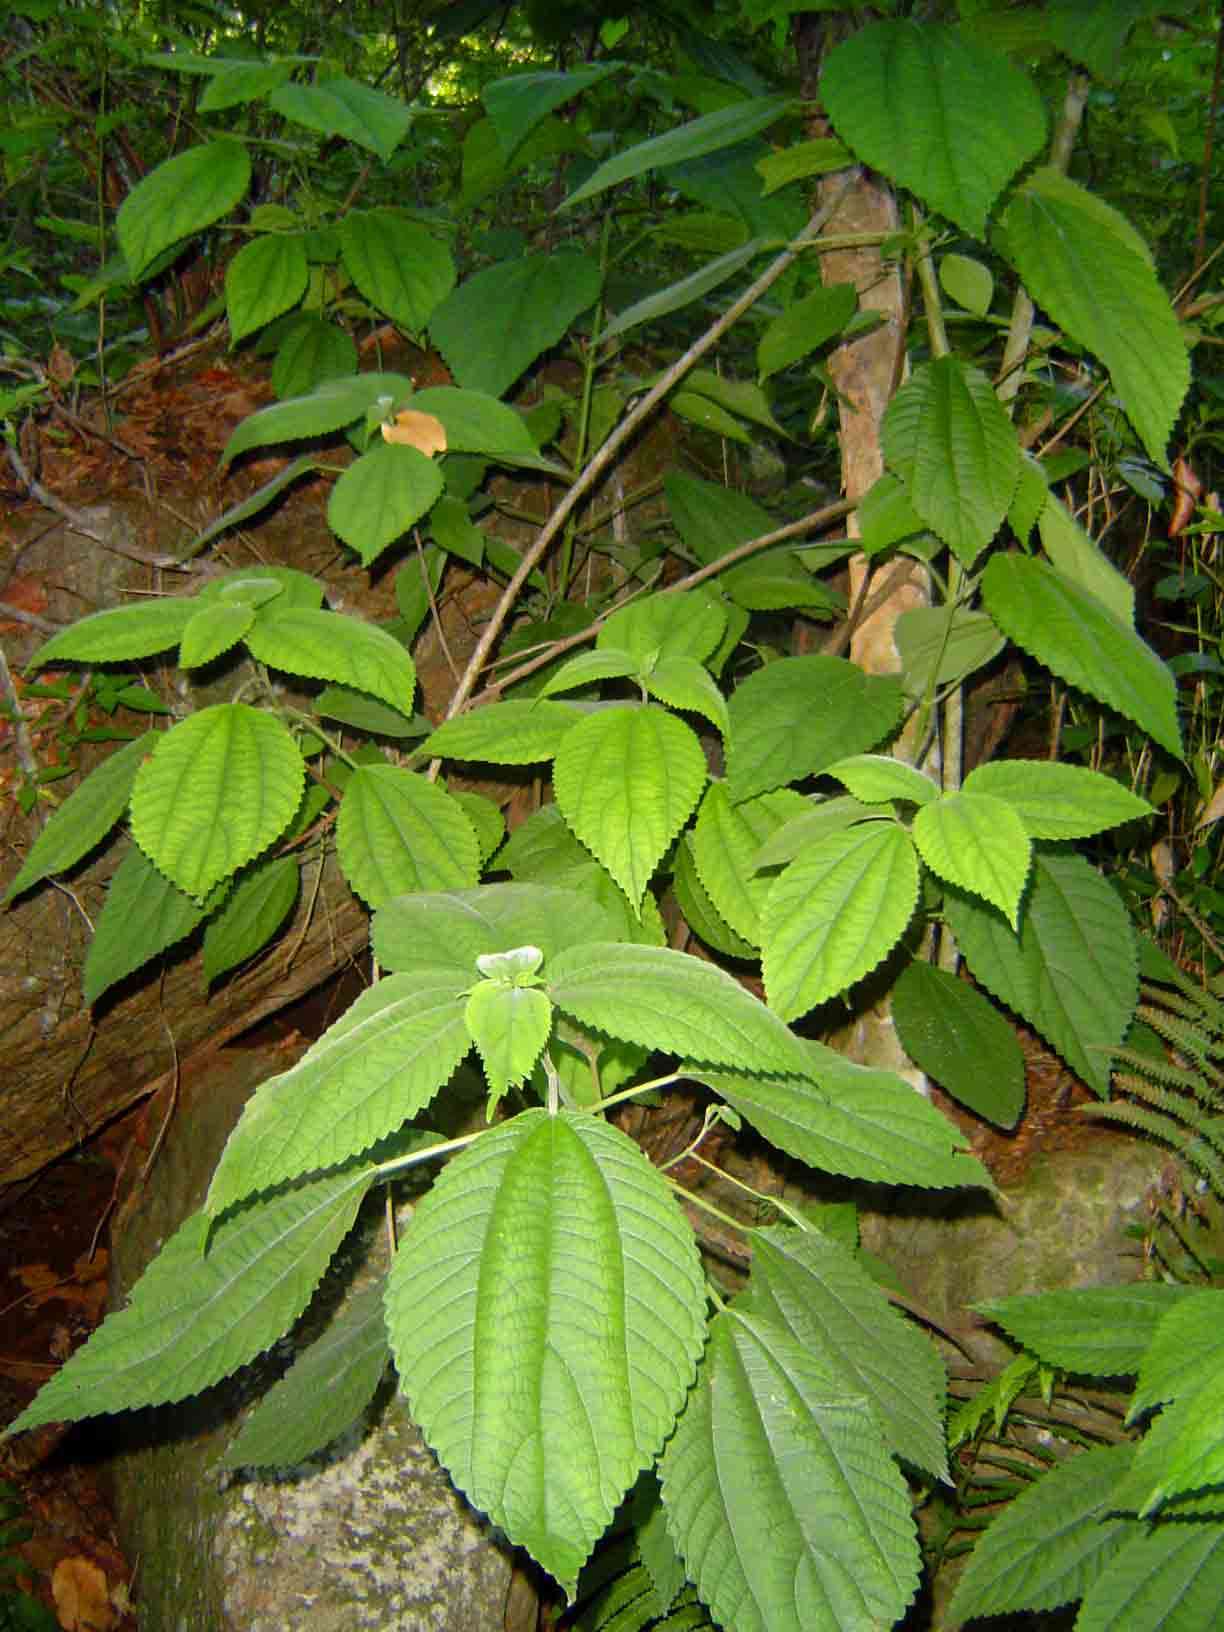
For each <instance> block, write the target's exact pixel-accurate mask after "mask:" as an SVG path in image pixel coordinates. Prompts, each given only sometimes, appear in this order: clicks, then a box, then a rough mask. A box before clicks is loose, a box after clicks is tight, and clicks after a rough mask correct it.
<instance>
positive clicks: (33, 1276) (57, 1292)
mask: <svg viewBox="0 0 1224 1632" xmlns="http://www.w3.org/2000/svg"><path fill="white" fill-rule="evenodd" d="M13 1273H14V1274H15V1275H16V1277H17V1279H18V1280H19V1281H20V1282H21V1284H22V1286H24V1287H25V1289H26V1291H27V1293H28V1294H29V1297H28V1298H27V1299H26V1300H25V1301H26V1302H28V1303H31V1304H33V1305H34V1307H35V1308H37V1307H38V1305H39V1304H40V1303H47V1302H48V1301H49V1300H50V1299H51V1298H58V1297H61V1296H62V1295H63V1293H64V1290H65V1287H66V1282H65V1280H64V1277H63V1276H62V1275H60V1274H57V1272H56V1271H55V1270H53V1269H52V1268H51V1265H50V1264H22V1266H21V1268H20V1269H16V1270H14V1271H13Z"/></svg>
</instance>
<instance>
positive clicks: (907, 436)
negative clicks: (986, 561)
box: [881, 357, 1020, 566]
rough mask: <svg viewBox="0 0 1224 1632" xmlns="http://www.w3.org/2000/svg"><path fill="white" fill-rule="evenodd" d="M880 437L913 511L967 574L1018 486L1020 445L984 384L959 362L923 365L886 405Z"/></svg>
mask: <svg viewBox="0 0 1224 1632" xmlns="http://www.w3.org/2000/svg"><path fill="white" fill-rule="evenodd" d="M881 437H882V440H883V444H884V455H885V457H886V459H887V460H888V463H889V465H890V466H891V467H892V469H893V470H895V471H896V472H897V474H898V475H899V476H900V477H901V479H902V481H903V482H904V483H905V486H906V490H907V492H908V493H909V497H910V502H911V503H912V504H913V506H914V509H915V510H916V511H917V513H918V514H919V515H920V516H921V517H922V519H923V521H924V522H925V523H926V525H927V526H928V527H929V528H930V529H931V530H932V532H935V533H938V535H939V537H940V538H942V539H943V541H944V542H945V543H946V544H947V546H948V548H949V549H950V550H951V551H952V553H953V555H955V556H956V557H957V559H958V560H960V561H961V562H963V563H964V565H965V566H972V565H973V563H974V561H975V560H976V559H977V557H978V555H979V554H980V553H981V552H982V550H984V549H985V547H986V545H987V544H989V543H990V541H991V539H992V538H993V537H994V535H995V534H996V533H997V532H998V530H999V527H1000V526H1001V525H1002V522H1003V518H1004V516H1005V515H1006V514H1007V507H1008V505H1009V504H1010V503H1011V500H1012V495H1013V494H1014V493H1015V491H1016V483H1017V482H1018V481H1019V480H1020V445H1019V443H1018V442H1017V441H1016V432H1015V429H1014V427H1013V426H1012V423H1011V420H1010V419H1009V418H1008V417H1007V411H1006V409H1005V408H1004V407H1003V405H1002V403H1001V402H1000V401H999V399H998V397H997V396H996V394H995V389H994V386H993V385H992V384H991V382H990V380H989V379H988V378H987V376H986V375H985V374H983V373H982V372H981V370H980V369H976V368H971V367H969V366H968V365H966V364H965V363H963V362H961V360H960V358H959V357H939V358H936V359H935V361H934V362H931V363H924V364H923V365H922V366H921V367H919V368H916V369H915V370H914V373H913V374H912V375H911V377H910V378H909V379H908V380H907V381H906V383H905V384H904V385H903V386H902V387H901V389H900V390H899V391H898V392H897V394H896V396H895V397H894V398H893V400H892V402H891V403H890V404H889V405H888V411H887V412H886V413H885V415H884V421H883V424H882V426H881Z"/></svg>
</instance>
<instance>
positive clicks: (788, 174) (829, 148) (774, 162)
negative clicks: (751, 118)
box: [756, 136, 853, 196]
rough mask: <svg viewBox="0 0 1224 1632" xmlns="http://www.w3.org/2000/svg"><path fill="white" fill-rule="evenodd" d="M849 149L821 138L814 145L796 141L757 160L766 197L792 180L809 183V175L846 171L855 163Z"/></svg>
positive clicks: (829, 138)
mask: <svg viewBox="0 0 1224 1632" xmlns="http://www.w3.org/2000/svg"><path fill="white" fill-rule="evenodd" d="M852 157H853V156H852V155H851V153H850V151H849V149H848V148H845V147H843V146H842V144H841V143H840V142H837V141H834V140H833V138H832V137H831V136H817V137H814V138H813V139H812V140H811V141H810V142H792V143H791V144H790V145H789V146H788V147H783V148H779V149H778V150H777V151H776V152H773V153H767V154H766V155H765V157H764V158H761V159H758V160H757V161H756V170H757V174H758V175H759V176H760V178H761V180H762V182H763V183H764V189H763V190H764V192H765V194H766V196H768V195H769V194H770V193H776V192H777V190H778V189H779V188H780V187H787V186H789V185H790V183H791V182H792V181H805V180H806V179H807V177H808V176H825V175H828V174H829V172H830V171H831V170H844V169H846V167H847V166H848V165H849V164H850V163H851V162H852Z"/></svg>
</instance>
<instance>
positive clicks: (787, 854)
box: [752, 793, 880, 873]
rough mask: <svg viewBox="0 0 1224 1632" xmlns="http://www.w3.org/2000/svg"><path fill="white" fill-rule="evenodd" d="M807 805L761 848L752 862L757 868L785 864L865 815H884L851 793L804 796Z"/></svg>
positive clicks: (757, 871)
mask: <svg viewBox="0 0 1224 1632" xmlns="http://www.w3.org/2000/svg"><path fill="white" fill-rule="evenodd" d="M803 805H804V808H803V809H802V810H801V811H799V812H798V814H797V815H794V816H792V817H791V818H790V819H789V821H786V822H784V823H783V824H782V826H781V827H780V828H779V829H778V831H777V832H776V833H775V834H774V835H773V837H772V838H770V839H767V840H766V841H765V843H764V844H763V845H762V846H761V848H760V850H758V851H757V854H756V856H755V857H754V858H753V863H752V870H753V872H756V873H759V872H761V871H762V870H763V869H764V868H766V867H785V866H786V864H787V862H788V861H794V859H795V857H796V856H801V855H803V853H804V852H805V851H806V850H809V849H811V847H812V846H813V845H814V844H819V842H820V841H821V839H827V838H828V837H829V835H830V834H831V833H843V832H844V831H845V830H846V828H848V827H854V826H855V825H856V824H857V823H859V822H861V821H863V820H864V818H865V817H870V816H874V817H878V816H879V815H880V812H879V810H873V809H872V807H871V806H870V805H864V804H860V803H859V801H858V800H857V799H852V798H851V797H850V795H849V794H848V793H843V794H838V795H836V796H835V797H834V798H831V799H823V798H821V799H808V798H804V800H803Z"/></svg>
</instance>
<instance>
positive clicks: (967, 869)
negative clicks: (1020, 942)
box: [913, 789, 1033, 929]
mask: <svg viewBox="0 0 1224 1632" xmlns="http://www.w3.org/2000/svg"><path fill="white" fill-rule="evenodd" d="M913 834H914V843H915V844H916V845H917V847H918V853H919V855H920V856H921V857H922V859H923V861H925V862H926V864H927V866H928V867H929V868H930V869H931V871H932V872H933V873H938V875H939V877H940V878H942V879H945V880H946V881H947V882H948V883H949V884H955V885H957V886H958V887H959V888H960V889H962V890H971V891H972V892H973V894H974V895H980V896H981V897H982V899H983V900H984V901H989V902H990V904H991V905H992V906H995V907H998V909H999V911H1000V912H1001V913H1003V915H1004V917H1006V919H1007V921H1008V923H1009V924H1010V925H1011V926H1012V928H1013V929H1015V928H1016V924H1017V919H1018V915H1019V912H1020V897H1021V896H1022V895H1023V894H1024V886H1025V884H1026V883H1027V881H1028V874H1029V864H1030V862H1031V860H1032V850H1033V847H1032V845H1031V843H1030V842H1029V836H1028V833H1027V832H1026V830H1025V826H1024V823H1023V822H1022V821H1021V820H1020V817H1019V815H1018V814H1017V812H1016V811H1015V810H1014V809H1013V808H1012V806H1011V805H1010V804H1008V803H1007V802H1006V801H1005V800H1003V799H997V798H994V797H993V796H992V795H991V794H988V793H970V792H969V791H968V790H967V789H965V790H963V791H962V792H960V793H948V794H945V795H944V796H943V798H942V799H937V800H936V801H935V802H934V803H933V804H929V805H924V806H923V807H922V809H921V810H919V811H918V812H917V814H916V815H915V817H914V826H913Z"/></svg>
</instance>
